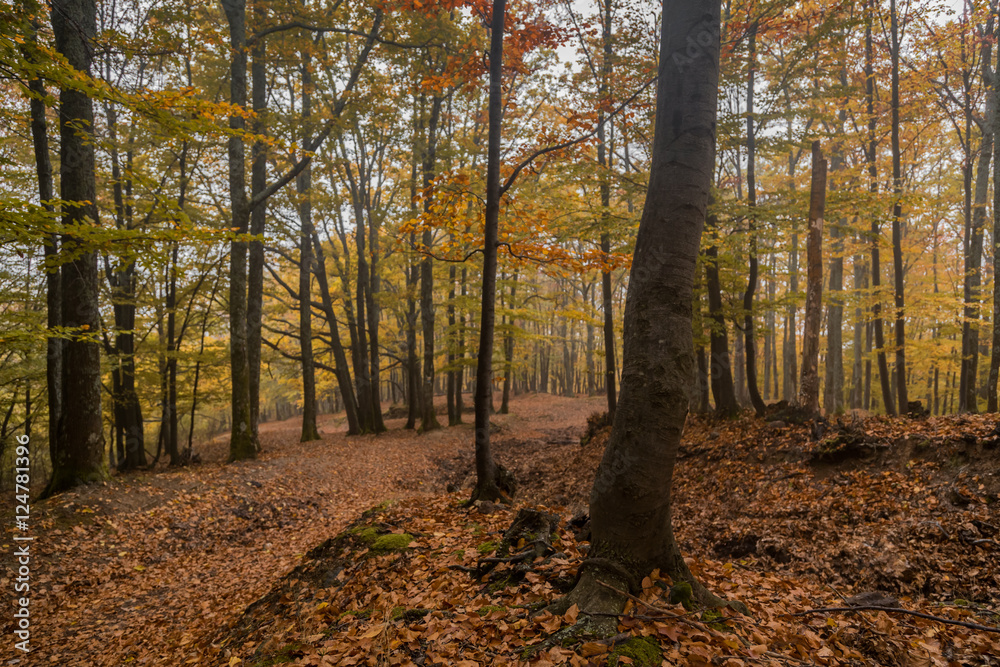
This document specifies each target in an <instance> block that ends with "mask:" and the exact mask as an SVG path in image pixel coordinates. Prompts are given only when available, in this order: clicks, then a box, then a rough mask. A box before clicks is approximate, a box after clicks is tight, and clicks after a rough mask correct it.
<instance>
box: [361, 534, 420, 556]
mask: <svg viewBox="0 0 1000 667" xmlns="http://www.w3.org/2000/svg"><path fill="white" fill-rule="evenodd" d="M412 541H413V535H410V534H409V533H393V534H389V535H382V536H381V537H379V538H377V539H376V540H375V541H374V542H372V545H371V550H372V551H373V552H375V553H388V552H390V551H403V550H404V549H406V548H407V547H408V546H410V542H412Z"/></svg>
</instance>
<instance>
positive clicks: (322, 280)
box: [313, 234, 361, 435]
mask: <svg viewBox="0 0 1000 667" xmlns="http://www.w3.org/2000/svg"><path fill="white" fill-rule="evenodd" d="M313 248H314V250H315V254H316V280H317V282H318V283H319V290H320V295H321V298H322V300H323V301H322V307H323V312H324V313H325V314H326V321H327V327H328V328H329V330H330V344H331V346H332V347H333V358H334V368H335V370H336V373H335V374H336V376H337V386H338V387H339V388H340V397H341V400H343V402H344V411H345V413H346V415H347V434H348V435H357V434H358V433H360V432H361V426H360V424H359V421H358V402H357V398H355V396H354V386H353V385H352V384H351V374H350V372H349V371H348V370H347V353H346V352H344V345H343V343H342V342H341V339H340V327H339V325H338V324H337V317H336V312H335V311H334V309H333V299H332V297H331V296H330V287H329V285H328V284H327V277H326V258H325V257H324V254H323V246H322V245H320V243H319V239H318V238H317V237H316V235H315V234H313Z"/></svg>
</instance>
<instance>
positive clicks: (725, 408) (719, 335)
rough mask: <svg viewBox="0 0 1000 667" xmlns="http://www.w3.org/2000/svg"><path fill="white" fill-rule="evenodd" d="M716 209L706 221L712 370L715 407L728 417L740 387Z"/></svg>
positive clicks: (734, 410) (736, 407) (735, 409)
mask: <svg viewBox="0 0 1000 667" xmlns="http://www.w3.org/2000/svg"><path fill="white" fill-rule="evenodd" d="M716 224H717V222H716V217H715V214H714V213H709V215H708V219H707V221H706V225H707V226H708V228H709V230H710V231H709V238H710V239H711V241H710V244H711V245H709V246H708V248H706V249H705V258H706V259H705V281H706V286H707V287H708V318H709V320H710V321H709V326H710V333H709V338H710V342H709V349H710V351H711V354H712V358H711V364H710V371H711V376H712V396H713V397H714V398H715V411H716V412H717V413H718V414H720V415H723V416H725V417H735V416H736V414H737V413H739V411H740V407H739V405H738V404H737V403H736V388H735V386H734V385H733V372H732V367H731V366H730V363H729V335H728V333H727V331H726V318H725V316H724V314H723V312H722V288H721V286H720V284H719V249H718V247H717V246H716V244H715V237H714V236H713V233H714V230H715V227H716Z"/></svg>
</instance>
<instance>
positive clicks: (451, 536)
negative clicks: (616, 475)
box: [0, 395, 1000, 667]
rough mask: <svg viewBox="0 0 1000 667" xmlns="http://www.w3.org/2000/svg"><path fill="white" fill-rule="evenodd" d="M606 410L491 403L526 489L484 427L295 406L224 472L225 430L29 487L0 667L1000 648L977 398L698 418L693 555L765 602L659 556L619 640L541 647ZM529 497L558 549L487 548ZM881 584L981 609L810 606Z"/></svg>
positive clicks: (549, 402)
mask: <svg viewBox="0 0 1000 667" xmlns="http://www.w3.org/2000/svg"><path fill="white" fill-rule="evenodd" d="M602 404H603V399H601V398H577V399H568V398H560V397H554V396H548V395H530V396H522V397H518V398H516V399H515V400H514V401H512V404H511V414H510V415H497V416H496V417H495V423H496V428H495V433H494V436H493V437H494V442H495V443H496V450H497V451H496V454H497V457H498V459H499V460H500V461H501V462H502V463H503V464H504V465H505V466H507V467H508V468H510V469H512V470H513V471H514V474H515V476H516V478H517V479H518V482H519V491H518V498H517V502H516V504H515V506H514V507H505V506H493V505H491V504H485V505H479V506H473V507H463V506H462V501H463V500H464V499H465V498H467V497H468V492H469V488H468V487H469V485H470V484H471V481H472V478H471V477H470V471H471V470H472V467H471V464H472V429H471V426H470V425H468V424H467V425H463V426H457V427H452V428H447V429H441V430H438V431H433V432H430V433H427V434H424V435H418V434H416V433H414V432H413V431H404V430H402V428H401V427H402V425H403V420H402V419H397V420H389V421H388V422H387V425H388V426H389V428H390V431H389V432H388V433H385V434H382V435H379V436H361V437H352V438H346V437H345V436H343V435H342V434H341V432H342V431H343V430H344V427H343V424H342V423H341V421H340V418H339V417H336V416H324V417H323V418H322V420H321V424H320V430H321V432H323V433H324V436H323V440H321V441H316V442H311V443H298V432H299V423H298V421H297V420H289V421H287V422H279V423H269V424H264V425H262V426H261V439H262V443H263V446H264V452H263V454H262V455H261V457H260V458H259V459H258V460H256V461H252V462H244V463H239V464H228V465H227V464H225V463H224V460H225V454H226V448H225V439H224V438H219V439H216V440H215V441H213V442H212V443H207V444H206V445H203V446H202V447H200V448H196V451H198V452H199V453H200V455H201V457H202V461H203V462H202V463H200V464H197V465H192V466H189V467H187V468H182V469H172V470H171V469H161V470H157V471H155V472H143V473H138V474H130V475H119V476H116V477H115V478H114V479H113V480H112V481H111V482H108V483H107V484H103V485H96V486H91V487H86V488H83V489H80V490H77V491H73V492H70V493H66V494H62V495H60V496H58V497H56V498H54V499H51V500H48V501H44V502H39V503H36V504H35V505H34V506H33V507H32V516H31V522H32V528H33V532H34V534H35V535H36V536H37V539H36V540H35V541H34V542H33V543H32V544H31V550H32V565H31V567H32V572H31V613H32V625H31V629H32V636H31V647H32V652H31V653H30V654H28V655H24V654H22V653H20V652H19V651H16V650H15V649H14V646H13V643H14V640H13V639H12V637H13V625H12V623H11V619H9V618H4V620H3V626H4V627H3V634H4V636H6V637H8V640H6V641H5V642H3V644H0V664H17V665H59V666H62V665H66V666H76V665H81V666H82V665H95V666H97V665H100V666H118V665H157V666H159V665H164V666H166V665H206V666H208V665H212V666H215V665H230V666H236V665H244V666H246V667H263V666H264V665H273V664H281V663H294V664H300V665H355V664H357V665H427V666H429V665H436V664H437V665H461V666H470V667H471V666H472V665H494V664H495V665H507V664H516V663H518V662H522V663H523V664H527V663H529V662H530V664H533V665H555V664H573V665H581V666H583V665H595V666H597V665H604V664H661V662H662V663H663V664H670V665H725V666H726V667H737V666H739V665H752V664H754V665H755V664H774V665H800V664H817V665H914V666H921V665H1000V658H998V657H997V656H1000V633H996V632H990V631H989V630H988V629H987V628H990V627H996V626H998V625H1000V509H998V508H1000V446H998V445H1000V429H998V428H997V422H996V419H995V417H979V416H965V417H942V418H925V419H910V418H893V419H889V418H871V419H866V420H862V419H851V418H843V419H841V420H840V421H839V422H833V423H830V424H824V425H823V426H822V432H820V429H819V428H817V427H816V425H814V424H808V423H807V424H800V425H796V424H793V423H790V422H791V418H786V420H785V421H779V420H780V419H781V418H782V415H774V416H772V417H771V418H770V419H771V421H770V422H765V421H763V420H758V419H752V418H743V419H739V420H734V421H726V422H722V421H715V420H712V419H706V418H701V417H699V418H694V417H692V418H691V419H690V420H689V424H688V429H687V431H686V433H685V437H684V441H683V447H682V451H681V458H680V461H679V463H678V467H677V472H676V475H675V492H674V501H675V510H674V516H675V530H676V532H677V534H678V537H679V540H680V542H681V547H682V551H683V552H684V553H685V555H686V556H688V557H689V558H690V561H689V562H690V564H691V566H692V569H693V570H694V572H695V573H696V574H697V575H698V576H699V577H700V578H701V579H702V580H703V581H704V582H705V583H706V584H707V585H708V586H709V588H711V589H712V590H714V591H716V592H718V593H720V594H721V595H723V596H725V597H728V598H731V599H739V600H742V601H743V602H745V603H746V604H747V605H748V606H749V608H750V611H751V616H750V617H740V616H736V615H731V614H728V612H727V614H726V615H725V616H724V617H722V618H719V617H717V615H713V614H712V613H711V612H705V611H703V610H694V611H692V612H685V611H684V609H683V608H681V607H680V606H676V607H675V606H673V605H671V604H670V603H669V601H668V589H669V588H670V585H671V583H672V582H670V581H669V580H668V579H666V578H664V577H660V576H659V575H658V573H653V574H652V575H651V576H650V577H648V578H647V579H646V580H644V581H643V582H642V592H641V594H640V595H639V596H638V597H637V600H636V602H634V603H632V602H630V603H629V607H628V608H627V609H626V615H625V616H623V617H621V618H620V619H619V630H620V631H621V634H620V635H619V636H618V637H616V638H614V641H602V640H597V639H581V640H578V641H575V640H572V639H568V640H566V641H565V642H562V641H555V642H549V644H547V645H544V646H542V647H541V648H539V645H540V644H541V643H542V642H543V641H544V640H545V639H546V638H548V637H550V636H551V635H552V634H553V633H555V632H557V631H558V630H559V629H560V628H565V627H566V626H567V625H568V624H570V623H572V622H573V620H574V619H575V614H576V612H575V609H571V610H570V611H569V612H567V613H566V614H564V615H562V616H553V615H551V614H547V613H542V614H540V615H538V614H534V615H533V614H532V611H533V610H536V609H537V608H538V607H539V606H543V605H544V604H545V603H546V602H550V601H552V600H554V599H556V598H557V597H558V596H559V595H560V594H561V593H562V592H564V591H566V590H568V589H569V588H570V587H571V586H572V583H573V581H574V577H575V574H576V569H577V567H578V566H579V563H580V561H581V560H582V558H583V557H584V556H583V554H584V553H585V552H586V549H587V546H588V545H587V543H586V542H585V541H578V540H577V539H576V534H577V533H578V530H579V528H580V526H581V521H577V522H574V523H570V522H569V520H570V519H571V517H574V516H578V515H581V514H582V513H583V512H584V511H585V510H586V504H587V497H588V495H589V489H590V484H591V482H592V479H593V474H594V470H595V469H596V467H597V464H598V463H599V461H600V456H601V453H602V451H603V446H604V443H605V442H606V438H607V431H606V430H601V429H589V430H588V429H587V424H586V419H587V417H588V415H590V414H592V413H594V412H596V411H598V410H599V409H601V407H602ZM442 411H443V410H442ZM792 417H793V416H792ZM467 420H471V415H468V416H467ZM585 434H586V439H587V443H586V444H585V445H581V442H580V437H581V436H583V435H585ZM449 490H450V491H449ZM386 501H390V502H386ZM536 505H539V506H544V507H545V508H546V511H548V512H551V514H552V516H553V517H554V524H553V527H552V528H551V536H550V537H549V540H548V542H550V543H551V546H552V548H551V549H549V550H547V551H546V552H545V553H543V554H542V555H541V556H540V557H539V558H537V559H536V560H534V561H533V562H531V561H524V560H521V561H517V562H506V563H487V562H484V561H483V559H484V558H489V557H495V556H497V555H500V556H504V555H507V553H508V552H509V551H514V552H515V554H516V553H520V551H519V549H520V548H523V547H524V546H528V545H529V544H530V542H531V539H529V540H528V542H527V543H524V544H522V543H521V542H520V540H519V539H518V538H515V540H514V542H513V543H512V544H510V545H505V544H504V543H503V540H502V537H503V534H504V531H506V530H507V528H508V527H509V526H510V525H511V522H512V521H513V520H514V518H515V516H516V515H517V513H518V511H519V510H520V509H523V508H525V507H534V506H536ZM365 510H369V511H367V512H365V513H364V514H362V512H364V511H365ZM578 518H579V517H578ZM7 525H10V522H8V523H7ZM10 536H11V533H10V532H9V531H6V532H5V533H4V538H5V539H3V540H2V541H3V542H6V544H4V545H3V553H4V559H5V565H6V563H7V562H8V559H9V554H10V553H11V552H12V551H13V548H12V547H13V545H12V543H11V540H10ZM528 537H530V536H528ZM490 565H495V567H494V569H492V571H490V572H486V569H487V568H488V567H489V566H490ZM11 572H12V569H11V568H10V567H5V568H4V571H3V578H2V579H0V586H2V589H3V590H4V591H5V592H7V595H8V596H10V595H11V594H12V591H13V581H12V575H11ZM858 594H867V597H865V596H862V597H860V598H856V597H855V596H858ZM5 602H7V601H5ZM873 602H874V603H878V605H877V606H881V605H889V606H895V605H897V604H898V605H900V606H901V607H902V608H905V609H907V610H913V611H918V612H920V613H924V614H928V615H931V616H935V617H939V618H940V619H945V620H947V621H951V622H952V623H964V624H966V625H965V626H962V625H955V624H949V623H944V622H942V621H941V620H932V619H927V618H919V617H916V616H912V615H904V614H899V613H887V612H885V611H861V612H859V611H852V612H848V613H843V612H828V613H815V612H811V611H809V610H813V609H817V608H826V607H846V606H856V605H858V604H861V603H864V604H869V605H871V604H872V603H873ZM8 604H9V602H8ZM7 608H8V609H10V608H11V606H8V607H7Z"/></svg>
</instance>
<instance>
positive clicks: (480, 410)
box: [472, 0, 509, 500]
mask: <svg viewBox="0 0 1000 667" xmlns="http://www.w3.org/2000/svg"><path fill="white" fill-rule="evenodd" d="M506 16H507V0H493V17H492V20H491V22H490V93H489V103H488V104H489V107H488V108H489V131H488V133H487V140H486V146H487V148H486V216H485V220H484V229H483V232H484V233H483V287H482V290H483V294H482V307H481V310H480V322H479V353H478V354H479V356H478V359H477V360H476V389H475V392H476V393H475V397H474V398H475V405H474V407H475V419H476V427H475V428H476V430H475V438H476V488H475V489H474V490H473V491H472V500H499V499H500V498H503V497H505V496H506V495H507V492H508V491H509V489H504V488H502V484H501V475H500V466H498V465H497V463H496V461H494V460H493V451H492V449H491V448H490V407H491V405H492V402H493V400H492V399H493V330H494V325H495V323H496V291H497V250H498V245H499V244H498V238H497V233H498V227H499V224H500V133H501V131H502V119H503V107H502V104H503V87H502V84H503V35H504V20H505V19H506Z"/></svg>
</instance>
